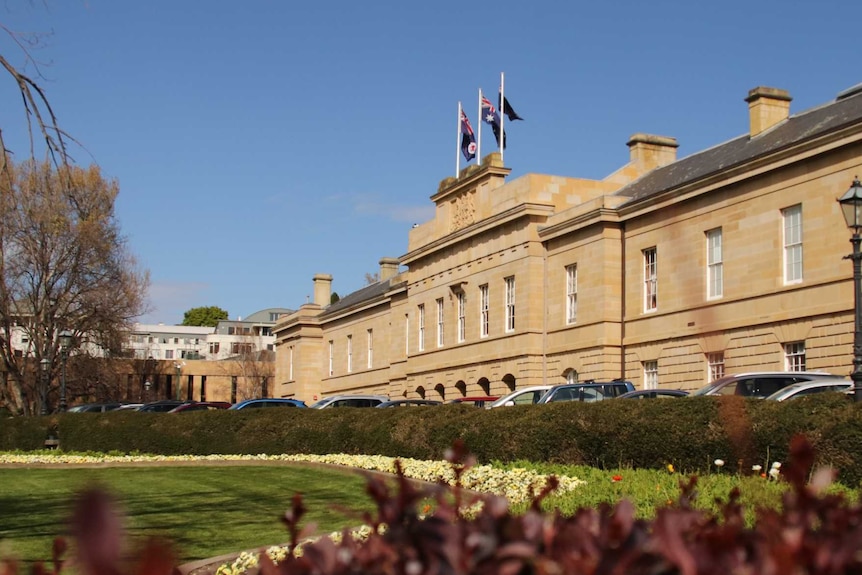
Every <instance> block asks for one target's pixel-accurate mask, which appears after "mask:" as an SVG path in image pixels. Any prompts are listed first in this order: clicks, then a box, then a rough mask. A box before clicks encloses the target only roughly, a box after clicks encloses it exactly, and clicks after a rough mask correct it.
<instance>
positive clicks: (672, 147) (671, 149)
mask: <svg viewBox="0 0 862 575" xmlns="http://www.w3.org/2000/svg"><path fill="white" fill-rule="evenodd" d="M626 145H627V146H628V147H629V161H630V162H631V163H632V164H634V165H635V166H636V167H637V169H638V173H641V174H644V173H646V172H649V171H650V170H654V169H656V168H660V167H662V166H666V165H668V164H671V163H673V162H675V161H676V149H677V148H678V147H679V144H677V142H676V138H669V137H667V136H654V135H652V134H634V135H632V137H631V138H629V141H628V142H627V143H626Z"/></svg>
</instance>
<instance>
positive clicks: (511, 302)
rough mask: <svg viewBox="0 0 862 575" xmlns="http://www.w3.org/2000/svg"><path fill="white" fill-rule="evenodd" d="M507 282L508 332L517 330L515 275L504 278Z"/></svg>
mask: <svg viewBox="0 0 862 575" xmlns="http://www.w3.org/2000/svg"><path fill="white" fill-rule="evenodd" d="M503 281H504V282H505V284H506V333H511V332H513V331H515V276H509V277H507V278H504V280H503Z"/></svg>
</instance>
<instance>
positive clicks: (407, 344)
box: [404, 313, 410, 355]
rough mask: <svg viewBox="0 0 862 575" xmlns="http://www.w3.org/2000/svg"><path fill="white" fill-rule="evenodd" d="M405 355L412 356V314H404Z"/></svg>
mask: <svg viewBox="0 0 862 575" xmlns="http://www.w3.org/2000/svg"><path fill="white" fill-rule="evenodd" d="M404 355H410V314H407V313H405V314H404Z"/></svg>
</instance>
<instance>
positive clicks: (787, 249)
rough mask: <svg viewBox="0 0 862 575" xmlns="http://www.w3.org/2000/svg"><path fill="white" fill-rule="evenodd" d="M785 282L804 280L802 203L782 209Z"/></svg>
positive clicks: (792, 282)
mask: <svg viewBox="0 0 862 575" xmlns="http://www.w3.org/2000/svg"><path fill="white" fill-rule="evenodd" d="M781 221H782V224H783V225H782V232H783V233H782V243H783V245H784V250H783V253H784V284H785V285H789V284H796V283H800V282H801V281H802V261H803V260H802V204H796V205H795V206H790V207H789V208H784V209H783V210H781Z"/></svg>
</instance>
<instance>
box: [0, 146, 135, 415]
mask: <svg viewBox="0 0 862 575" xmlns="http://www.w3.org/2000/svg"><path fill="white" fill-rule="evenodd" d="M118 192H119V185H118V184H117V182H116V181H114V180H106V179H105V178H103V177H102V174H101V172H100V170H99V168H98V167H95V166H91V167H89V168H86V169H84V168H78V167H65V166H60V167H59V168H58V167H55V166H54V165H53V164H52V163H51V162H50V161H47V160H46V161H44V162H36V161H32V160H30V161H27V162H24V163H22V164H7V166H6V172H5V173H4V174H3V175H2V176H0V359H2V363H3V366H4V368H5V373H6V377H7V380H6V382H5V385H0V400H5V402H6V403H7V404H8V405H10V406H11V408H12V410H13V411H15V412H16V413H33V412H35V411H36V410H37V409H40V408H43V407H44V408H47V407H48V406H49V405H50V404H56V394H55V389H56V385H57V379H58V375H59V370H60V369H61V365H60V364H61V362H60V361H59V359H60V353H61V352H60V348H59V340H58V339H59V338H58V334H59V333H60V332H61V331H62V330H69V331H71V332H72V334H73V336H74V344H73V348H72V349H71V350H69V353H70V355H72V354H89V353H97V354H98V355H106V354H107V355H116V354H118V353H119V352H120V351H121V349H122V342H123V341H124V340H125V337H126V333H127V332H128V329H129V328H130V327H131V323H132V321H133V320H134V319H135V318H136V317H138V316H139V315H141V314H142V313H143V312H144V311H145V309H146V303H145V296H146V290H147V287H148V284H149V277H148V274H147V273H146V272H144V271H141V270H140V269H139V267H138V265H137V262H136V261H135V259H134V258H133V257H132V255H131V254H130V253H129V252H128V251H127V249H126V241H125V238H124V237H123V236H122V235H121V233H120V229H119V225H118V223H117V220H116V218H115V216H114V201H115V199H116V197H117V194H118ZM21 347H24V348H26V349H25V350H24V351H23V353H22V352H21V351H20V348H21ZM16 348H17V349H18V350H19V351H17V352H16ZM43 360H47V366H48V374H47V381H48V382H49V383H47V384H46V383H45V379H43V378H42V376H41V374H40V373H38V372H37V368H38V366H39V365H40V362H42V361H43ZM37 376H39V377H37Z"/></svg>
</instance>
